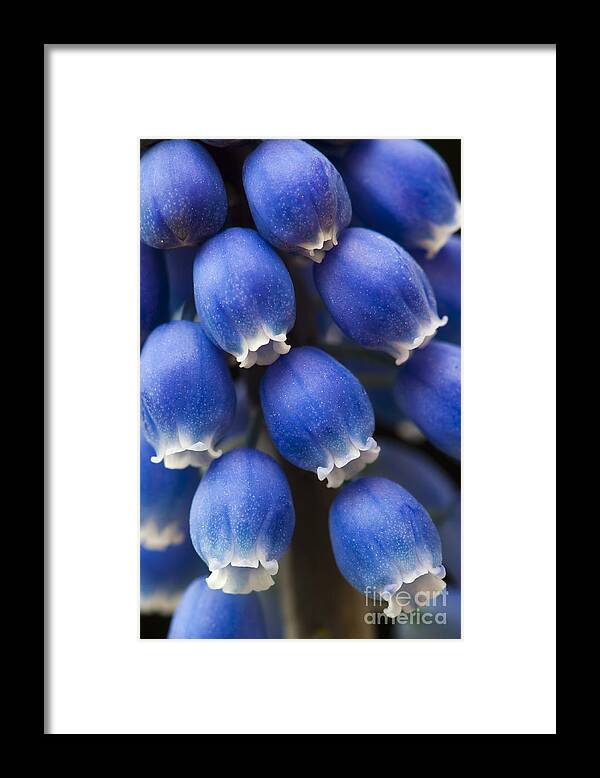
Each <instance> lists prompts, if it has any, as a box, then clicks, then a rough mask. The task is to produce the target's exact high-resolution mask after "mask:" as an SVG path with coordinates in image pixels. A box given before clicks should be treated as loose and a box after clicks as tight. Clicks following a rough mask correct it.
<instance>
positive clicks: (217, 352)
mask: <svg viewBox="0 0 600 778" xmlns="http://www.w3.org/2000/svg"><path fill="white" fill-rule="evenodd" d="M203 144H206V145H203ZM207 146H208V147H210V146H212V147H214V148H213V149H212V150H209V148H207ZM326 146H327V144H326V143H325V144H321V145H319V144H316V143H308V142H304V141H301V140H267V141H263V142H261V143H258V142H252V143H242V142H236V141H226V140H206V141H202V142H200V141H191V140H167V141H161V142H158V143H156V144H154V145H152V146H150V147H149V148H147V149H146V150H145V152H144V153H143V156H142V158H141V167H140V170H141V258H140V261H141V327H140V334H141V342H142V351H141V546H142V549H141V554H142V565H141V578H142V582H141V584H142V596H141V603H142V610H146V611H160V612H163V613H171V612H172V611H173V609H174V608H175V605H176V603H177V602H179V605H178V607H177V610H176V612H175V615H174V617H173V619H172V622H171V628H170V633H169V637H172V638H206V637H226V638H248V637H268V636H270V635H269V630H268V628H267V626H266V620H265V614H264V613H263V606H262V605H261V601H260V597H259V596H258V595H257V594H256V593H257V592H264V591H266V590H267V589H269V588H270V587H271V586H272V585H273V582H274V577H275V576H276V574H277V572H278V569H279V560H280V559H281V557H282V555H283V554H284V552H285V551H286V549H287V548H288V546H289V544H290V542H291V540H292V536H293V533H294V525H295V513H294V503H293V499H292V493H291V490H290V487H289V485H288V481H287V479H286V476H285V474H284V471H283V469H282V467H281V465H280V464H279V463H278V462H277V461H275V458H274V457H276V456H277V453H278V454H279V455H280V456H281V457H282V458H283V459H284V460H287V462H289V463H291V464H292V465H294V466H296V467H298V468H301V469H303V470H306V471H309V472H312V473H314V474H315V476H316V477H317V479H318V481H321V482H324V485H326V486H327V487H330V488H333V489H338V488H340V487H342V488H341V489H340V492H339V494H338V495H337V497H336V499H335V500H334V502H333V505H332V508H331V511H330V516H329V529H330V538H331V545H332V549H333V553H334V556H335V560H336V563H337V566H338V568H339V572H340V573H341V575H343V576H344V577H345V578H346V579H347V580H348V581H349V582H350V584H351V585H352V586H354V587H355V588H356V589H357V590H359V591H360V592H362V593H365V592H367V593H370V595H372V596H373V597H379V598H381V599H382V600H383V601H384V603H385V605H386V608H385V611H384V613H385V614H386V615H387V616H390V617H396V616H398V615H399V614H400V613H401V612H406V613H409V612H411V611H412V610H414V609H415V607H416V605H415V602H418V601H416V599H415V598H416V595H417V593H419V592H428V593H431V594H436V593H438V592H441V591H442V590H443V589H444V588H445V582H444V580H443V579H444V578H445V574H446V573H445V568H444V564H443V563H442V540H441V539H440V531H438V526H437V525H436V522H435V521H434V519H435V518H436V516H435V515H433V514H434V513H435V511H436V510H437V507H438V505H439V503H440V501H443V500H442V499H441V498H440V497H439V493H440V490H441V491H442V492H443V487H440V479H439V478H437V480H436V479H435V478H434V479H433V482H434V486H433V487H431V488H430V487H429V482H428V481H427V468H426V467H425V470H424V472H425V481H426V483H425V484H424V480H423V477H422V476H418V477H416V478H412V475H411V474H412V473H414V472H422V471H419V467H415V466H414V462H413V463H412V464H411V460H410V456H409V458H408V464H406V461H407V460H406V459H404V460H403V461H404V462H405V465H399V466H398V471H397V477H395V472H396V471H395V470H394V462H395V463H396V464H398V462H400V460H402V456H400V455H398V454H397V452H396V453H394V446H395V445H396V444H395V443H394V442H393V441H391V445H390V446H389V447H387V448H386V445H384V444H382V442H381V441H380V442H378V441H377V440H376V439H375V437H374V435H375V418H376V416H377V417H379V415H380V412H381V413H383V414H384V415H385V414H386V413H388V414H391V416H392V417H393V419H394V424H395V425H396V424H398V425H401V424H405V425H406V424H410V425H412V427H413V429H415V430H417V431H418V434H419V435H422V436H424V437H425V438H427V440H428V441H429V442H430V443H431V444H432V445H433V446H435V447H436V448H437V449H439V450H440V451H441V452H443V453H444V454H446V455H447V456H449V457H451V458H454V459H456V460H458V459H459V458H460V438H461V421H460V412H461V397H460V345H459V344H460V238H459V237H457V236H453V233H454V232H456V231H457V230H458V228H459V227H460V203H459V198H458V195H457V192H456V189H455V186H454V183H453V181H452V177H451V175H450V173H449V171H448V168H447V166H446V164H445V162H444V161H443V160H442V158H441V157H440V156H439V155H438V154H437V153H436V152H435V151H434V150H433V149H432V148H431V147H430V146H429V145H427V144H426V143H424V142H422V141H416V140H377V141H376V140H369V141H356V142H348V143H346V144H340V146H339V147H338V146H332V148H335V149H336V153H335V154H327V153H322V151H321V150H319V149H324V147H326ZM340 148H343V153H342V152H341V151H340ZM324 150H325V151H326V149H324ZM219 154H230V155H234V154H235V155H237V156H236V159H238V160H239V161H240V181H239V186H238V188H237V189H235V188H234V187H231V186H230V182H229V181H228V180H227V183H226V182H225V181H224V179H223V176H222V174H221V172H220V166H219V165H217V163H216V162H215V159H217V160H218V159H219ZM332 159H334V160H335V162H336V164H335V165H334V164H333V162H332ZM240 196H241V198H242V199H243V202H242V203H241V206H240V203H239V202H237V203H236V200H239V199H240ZM239 207H242V208H246V211H247V213H248V217H247V219H246V221H244V222H242V223H244V224H249V223H252V221H253V223H254V225H255V229H251V228H248V227H247V226H238V225H239V224H240V221H238V220H236V218H235V215H234V211H235V208H239ZM250 215H251V216H250ZM292 271H293V272H292ZM292 277H294V279H296V278H301V279H302V282H303V295H304V297H305V298H306V299H307V300H308V301H309V310H310V311H311V312H312V313H311V315H313V314H314V320H315V322H314V323H315V326H314V327H313V330H312V332H313V334H312V335H311V336H310V337H302V336H297V335H296V333H297V332H299V331H301V330H302V327H303V322H302V315H301V314H302V311H303V310H304V309H305V308H306V305H302V306H301V304H300V297H299V295H298V299H297V293H298V288H297V283H296V282H295V280H294V281H293V280H292ZM444 332H447V337H444ZM288 341H289V342H288ZM374 352H381V356H377V355H375V354H374ZM369 354H373V357H369ZM336 356H337V357H339V359H338V358H336ZM340 360H341V361H340ZM342 362H343V363H344V364H342ZM364 363H368V366H367V367H366V368H365V364H364ZM257 366H262V367H257ZM248 369H252V370H248ZM369 370H373V371H374V372H375V373H376V374H377V376H378V378H379V379H381V378H382V377H383V378H384V379H385V380H384V381H383V383H382V382H381V380H380V381H379V382H378V381H374V382H372V381H370V380H369ZM247 371H248V372H247ZM257 371H258V374H259V375H257V378H260V382H259V384H258V392H257V399H259V406H260V407H257V408H256V410H254V409H253V407H252V405H253V404H252V402H250V401H249V399H248V386H247V385H248V382H247V381H246V380H245V378H246V377H247V376H248V375H250V374H252V373H256V372H257ZM365 376H366V377H365ZM359 378H360V379H364V380H363V381H362V382H361V380H359ZM386 382H387V383H386ZM392 384H393V386H392ZM384 385H385V386H386V391H385V393H384V394H381V392H380V393H379V394H378V391H379V390H380V389H381V387H382V386H384ZM263 420H264V426H265V428H266V431H267V432H268V436H269V438H270V441H271V443H272V447H271V449H270V453H271V454H272V455H273V456H270V455H268V454H267V453H264V452H263V451H260V450H258V449H257V448H256V438H257V436H256V434H254V432H253V431H255V428H256V425H257V423H259V424H260V423H262V421H263ZM390 451H391V452H392V457H391V463H392V466H390V464H389V461H390V460H389V457H388V456H387V453H388V452H390ZM380 453H381V454H382V456H381V459H380V461H379V462H377V461H376V460H378V457H379V455H380ZM398 456H400V459H398ZM394 457H396V459H394ZM386 459H388V471H387V472H386V470H385V468H383V470H382V469H381V467H382V464H381V463H383V462H384V460H386ZM367 466H368V467H369V470H368V471H367V474H366V476H365V477H361V478H356V476H358V475H359V474H360V473H361V472H362V471H363V470H364V469H365V468H366V467H367ZM378 468H380V469H379V471H378ZM390 470H391V471H392V474H391V476H390V472H389V471H390ZM403 478H404V480H403ZM411 478H412V480H411ZM346 481H350V483H348V484H347V485H346V486H343V484H344V483H345V482H346ZM315 483H316V482H315ZM319 488H323V486H321V487H319ZM451 491H452V499H450V500H449V501H448V500H447V501H446V502H449V505H447V504H446V503H445V502H444V514H448V513H449V511H450V504H451V506H452V508H453V510H454V509H456V504H457V499H456V494H455V493H454V491H453V490H451ZM448 526H450V523H448ZM454 529H455V530H456V525H454ZM441 534H442V535H443V533H441ZM455 535H456V532H455V533H454V536H455ZM451 545H452V543H451ZM454 548H458V544H457V543H454ZM453 553H454V552H453ZM458 568H459V564H458ZM455 569H456V568H455ZM186 586H187V590H186V591H185V594H184V595H183V597H181V593H182V590H183V589H184V588H185V587H186ZM399 595H402V596H399Z"/></svg>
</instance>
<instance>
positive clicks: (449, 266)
mask: <svg viewBox="0 0 600 778" xmlns="http://www.w3.org/2000/svg"><path fill="white" fill-rule="evenodd" d="M415 259H417V260H419V261H421V258H420V256H418V255H415ZM422 267H423V270H424V271H425V273H426V274H427V278H428V279H429V283H430V284H431V287H432V289H433V293H434V294H435V299H436V300H437V306H438V313H439V314H440V316H447V317H448V326H447V327H444V329H443V330H442V331H441V332H440V333H439V337H440V339H441V340H447V341H448V342H450V343H456V344H460V237H459V236H458V235H453V236H452V237H451V238H450V240H449V241H448V243H446V245H445V246H444V247H443V248H442V249H440V251H438V253H437V254H436V255H435V257H434V258H433V260H432V261H431V262H429V261H424V262H423V264H422Z"/></svg>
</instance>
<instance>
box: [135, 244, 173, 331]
mask: <svg viewBox="0 0 600 778" xmlns="http://www.w3.org/2000/svg"><path fill="white" fill-rule="evenodd" d="M168 318H169V280H168V276H167V269H166V267H165V258H164V256H163V254H162V252H160V251H158V250H157V249H153V248H151V247H150V246H146V244H145V243H141V242H140V343H141V344H142V345H143V344H144V341H145V340H146V338H147V337H148V335H149V334H150V333H151V332H152V330H153V329H154V328H155V327H158V325H159V324H162V323H163V322H165V321H167V319H168Z"/></svg>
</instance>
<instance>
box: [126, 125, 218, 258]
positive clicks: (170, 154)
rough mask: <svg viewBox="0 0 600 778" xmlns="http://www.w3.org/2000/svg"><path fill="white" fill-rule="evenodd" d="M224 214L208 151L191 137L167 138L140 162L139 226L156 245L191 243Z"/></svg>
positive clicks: (215, 227) (212, 230) (211, 232)
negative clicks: (186, 138)
mask: <svg viewBox="0 0 600 778" xmlns="http://www.w3.org/2000/svg"><path fill="white" fill-rule="evenodd" d="M226 218H227V195H226V193H225V185H224V183H223V179H222V178H221V174H220V173H219V169H218V168H217V166H216V164H215V162H214V160H213V158H212V157H211V156H210V154H209V153H208V151H207V150H206V149H205V148H203V147H202V146H201V145H200V144H199V143H195V142H194V141H191V140H165V141H161V142H160V143H157V144H155V145H154V146H151V147H150V148H149V149H148V150H147V151H146V152H145V153H144V155H143V156H142V159H141V161H140V225H141V238H142V240H143V242H144V243H147V244H148V245H149V246H154V248H157V249H174V248H178V247H181V246H195V245H197V244H198V243H200V241H201V240H202V239H203V238H207V237H208V236H209V235H214V233H215V232H218V231H219V230H220V229H221V227H222V226H223V224H224V223H225V219H226Z"/></svg>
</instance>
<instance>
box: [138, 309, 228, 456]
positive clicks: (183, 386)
mask: <svg viewBox="0 0 600 778" xmlns="http://www.w3.org/2000/svg"><path fill="white" fill-rule="evenodd" d="M140 373H141V376H140V381H141V406H142V422H143V429H144V434H145V436H146V439H147V440H148V441H149V442H150V443H151V444H152V445H153V446H154V450H155V452H156V453H155V456H153V457H152V461H153V462H163V461H164V464H165V467H168V468H174V469H179V468H183V467H188V465H193V466H195V467H202V466H205V465H207V464H209V463H210V461H211V459H214V458H215V457H218V456H220V453H221V452H220V451H219V450H217V448H216V446H217V445H218V443H219V441H220V440H221V438H223V436H224V435H225V433H226V432H227V430H228V428H229V426H230V425H231V423H232V421H233V418H234V414H235V388H234V385H233V380H232V378H231V375H230V373H229V369H228V367H227V363H226V361H225V355H224V354H223V352H222V351H220V350H219V349H218V348H217V347H216V346H215V345H214V344H213V343H211V342H210V340H209V339H208V338H207V337H206V335H205V334H204V332H203V331H202V328H201V327H200V325H199V324H195V323H194V322H190V321H172V322H168V323H167V324H162V325H161V326H160V327H157V328H156V329H155V330H154V331H153V332H152V333H151V335H150V337H149V338H148V340H147V341H146V343H145V344H144V348H143V349H142V356H141V367H140Z"/></svg>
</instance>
